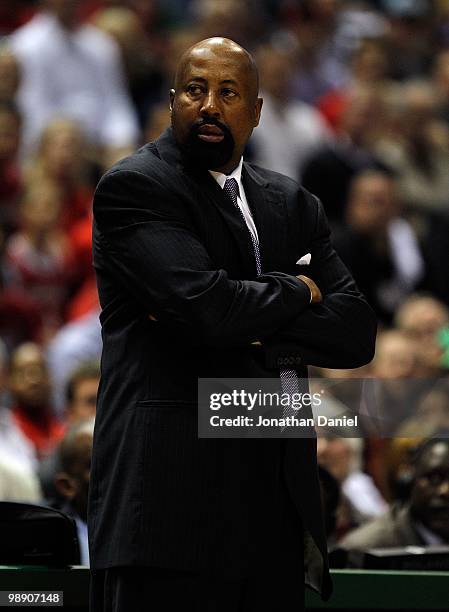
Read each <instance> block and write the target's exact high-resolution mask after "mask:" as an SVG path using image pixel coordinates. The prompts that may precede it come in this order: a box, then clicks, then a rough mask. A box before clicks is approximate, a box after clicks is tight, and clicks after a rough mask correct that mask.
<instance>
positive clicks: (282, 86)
mask: <svg viewBox="0 0 449 612" xmlns="http://www.w3.org/2000/svg"><path fill="white" fill-rule="evenodd" d="M257 59H258V61H257V63H258V65H259V70H260V85H261V88H262V89H263V90H264V91H266V92H267V93H269V94H270V95H271V96H272V97H273V98H274V99H275V100H279V101H280V102H286V101H288V99H289V97H290V83H291V79H292V75H293V60H292V57H291V56H290V55H289V54H288V53H281V52H279V51H277V50H275V49H271V48H266V49H262V50H261V51H260V53H258V58H257Z"/></svg>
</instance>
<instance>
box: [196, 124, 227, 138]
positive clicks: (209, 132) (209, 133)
mask: <svg viewBox="0 0 449 612" xmlns="http://www.w3.org/2000/svg"><path fill="white" fill-rule="evenodd" d="M198 138H199V139H200V140H203V141H204V142H221V141H222V140H223V139H224V133H223V130H221V129H220V128H219V127H218V126H216V125H211V124H209V123H206V124H205V125H202V126H201V127H200V128H199V130H198Z"/></svg>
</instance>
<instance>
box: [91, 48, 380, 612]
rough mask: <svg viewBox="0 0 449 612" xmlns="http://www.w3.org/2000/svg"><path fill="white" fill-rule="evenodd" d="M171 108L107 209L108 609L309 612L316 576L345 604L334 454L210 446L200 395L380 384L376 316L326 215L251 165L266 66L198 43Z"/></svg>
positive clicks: (101, 484)
mask: <svg viewBox="0 0 449 612" xmlns="http://www.w3.org/2000/svg"><path fill="white" fill-rule="evenodd" d="M170 108H171V124H172V125H171V128H169V129H168V130H167V131H165V132H164V133H163V134H162V136H161V137H160V138H159V139H158V140H156V141H155V142H151V143H149V144H147V145H145V146H144V147H143V148H142V149H140V150H139V151H138V152H137V153H136V154H135V155H133V156H131V157H129V158H127V159H125V160H123V161H122V162H120V163H119V164H117V165H116V166H114V167H113V168H112V169H111V170H110V171H109V172H108V173H107V174H106V175H105V176H104V177H103V178H102V180H101V181H100V183H99V185H98V188H97V191H96V195H95V201H94V217H95V220H94V264H95V268H96V272H97V278H98V288H99V294H100V301H101V306H102V313H101V317H100V318H101V322H102V326H103V341H104V347H103V357H102V378H101V383H100V389H99V398H98V407H97V421H96V430H95V438H94V451H93V461H92V473H91V488H90V501H89V506H90V512H89V528H90V558H91V567H92V568H93V570H94V571H93V574H92V597H91V606H92V607H91V609H92V611H93V612H99V611H107V612H112V611H114V612H116V611H117V612H118V611H122V610H126V611H128V610H132V611H133V612H135V611H140V610H142V611H143V610H153V609H154V610H162V609H164V610H175V609H179V610H183V612H184V611H187V610H189V611H198V612H206V611H208V612H212V611H213V612H219V611H223V612H224V611H226V612H235V611H239V612H250V611H253V610H257V611H258V612H260V611H261V610H274V609H278V608H279V609H285V610H287V609H292V610H293V609H294V610H299V609H301V608H302V607H303V596H304V592H303V591H304V577H305V581H306V582H307V583H308V584H310V585H311V586H312V587H314V588H315V589H316V590H318V591H320V592H321V593H322V595H323V596H324V597H327V596H328V595H329V592H330V580H329V574H328V569H327V558H326V541H325V536H324V529H323V522H322V516H321V505H320V495H319V485H318V479H317V469H316V444H315V440H314V439H312V438H308V439H302V440H294V439H283V438H282V437H279V438H278V439H277V438H275V439H260V440H259V439H252V440H247V439H234V440H229V439H203V438H201V439H199V438H198V429H197V402H198V388H197V387H198V379H199V378H215V379H216V378H222V377H228V378H229V377H239V378H245V377H248V378H267V377H270V378H273V377H274V378H278V379H279V377H280V376H284V377H285V376H286V375H288V380H289V381H292V377H293V378H296V377H298V376H299V377H302V378H305V377H307V368H306V366H307V364H314V365H318V366H327V367H330V368H335V367H345V368H351V367H357V366H361V365H362V364H364V363H366V362H367V361H369V360H370V359H371V357H372V354H373V349H374V336H375V321H374V317H373V314H372V311H371V310H370V308H369V306H368V305H367V304H366V302H365V300H364V298H363V297H362V296H361V295H360V293H359V291H358V290H357V288H356V286H355V285H354V282H353V281H352V279H351V277H350V276H349V274H348V272H347V270H346V269H345V267H344V266H343V265H342V263H341V262H340V260H339V259H338V257H337V255H336V254H335V252H334V251H333V249H332V247H331V245H330V242H329V231H328V226H327V222H326V219H325V216H324V213H323V210H322V207H321V205H320V203H319V202H318V200H317V199H316V198H315V197H314V196H312V195H311V194H309V193H307V192H305V191H304V190H303V189H301V188H300V187H299V185H297V184H296V183H295V182H294V181H292V180H290V179H288V178H287V177H284V176H282V175H279V174H277V173H274V172H270V171H269V170H264V169H261V168H256V167H254V166H251V165H250V164H247V163H244V162H243V159H242V155H243V151H244V148H245V145H246V142H247V141H248V139H249V137H250V135H251V132H252V130H253V129H254V128H255V127H256V126H257V124H258V122H259V117H260V113H261V109H262V100H261V99H260V98H259V96H258V75H257V69H256V66H255V64H254V61H253V59H252V58H251V56H250V55H249V54H248V53H247V52H246V51H245V50H244V49H242V48H241V47H239V46H238V45H237V44H235V43H234V42H232V41H230V40H227V39H222V38H212V39H208V40H205V41H202V42H200V43H198V44H196V45H195V46H193V47H192V48H191V49H189V50H188V51H187V52H186V53H185V54H184V56H183V57H182V58H181V60H180V62H179V67H178V70H177V73H176V78H175V83H174V89H173V90H172V91H171V92H170ZM301 258H302V259H303V262H304V263H308V264H309V265H308V266H304V269H306V270H307V273H303V274H299V273H300V272H301V270H302V268H300V267H299V266H297V265H296V262H298V260H300V259H301ZM287 365H288V366H289V369H288V371H287V368H286V366H287Z"/></svg>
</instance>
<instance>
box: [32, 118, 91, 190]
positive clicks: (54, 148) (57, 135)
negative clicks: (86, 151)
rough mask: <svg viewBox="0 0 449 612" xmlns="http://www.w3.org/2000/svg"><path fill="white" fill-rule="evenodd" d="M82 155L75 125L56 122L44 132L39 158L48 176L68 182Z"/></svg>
mask: <svg viewBox="0 0 449 612" xmlns="http://www.w3.org/2000/svg"><path fill="white" fill-rule="evenodd" d="M82 155H83V139H82V135H81V132H80V130H79V128H78V127H77V126H76V124H74V123H72V122H71V121H66V120H56V121H54V122H52V123H51V125H49V126H48V127H47V129H46V130H45V131H44V134H43V136H42V139H41V145H40V150H39V156H40V160H41V163H42V164H43V165H44V167H45V170H46V171H47V172H48V174H49V175H50V176H51V177H53V178H55V179H57V180H61V181H64V180H68V179H70V177H71V176H73V175H74V174H75V173H76V170H77V169H78V168H79V166H80V162H81V161H82Z"/></svg>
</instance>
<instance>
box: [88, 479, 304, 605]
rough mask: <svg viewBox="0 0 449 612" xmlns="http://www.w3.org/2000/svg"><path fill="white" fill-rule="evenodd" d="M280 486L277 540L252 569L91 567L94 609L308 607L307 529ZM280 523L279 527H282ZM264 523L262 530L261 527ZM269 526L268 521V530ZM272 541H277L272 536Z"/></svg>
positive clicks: (261, 547)
mask: <svg viewBox="0 0 449 612" xmlns="http://www.w3.org/2000/svg"><path fill="white" fill-rule="evenodd" d="M282 485H283V486H282V487H281V500H280V501H281V507H282V514H281V517H282V518H281V525H276V534H277V535H278V536H279V537H278V541H277V542H276V543H275V544H274V545H273V544H272V545H271V546H270V547H268V548H264V544H263V542H264V541H270V538H268V539H267V540H266V539H265V537H264V535H266V534H264V533H263V532H262V533H260V540H261V544H260V545H259V546H258V547H257V550H254V553H253V558H252V559H249V563H248V571H247V572H245V573H243V574H239V575H238V576H234V575H232V568H228V569H229V572H226V575H219V574H217V573H214V574H211V573H206V572H194V571H191V572H189V571H178V570H174V569H164V568H156V567H113V568H110V569H104V570H95V571H92V577H91V592H90V612H153V611H154V612H159V610H160V611H161V612H162V611H164V612H165V611H167V610H182V611H183V612H265V611H266V612H273V610H282V611H283V612H284V611H287V610H292V611H293V610H294V611H295V612H296V611H298V610H302V609H304V549H303V528H302V523H301V520H300V516H299V514H298V511H297V510H296V508H295V507H294V505H293V502H292V500H291V498H290V495H289V493H288V491H287V488H286V486H285V482H284V483H282ZM279 527H280V529H279ZM259 528H260V527H259V525H258V526H257V529H259ZM269 529H270V526H269V525H265V531H266V530H269ZM271 541H272V540H271Z"/></svg>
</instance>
